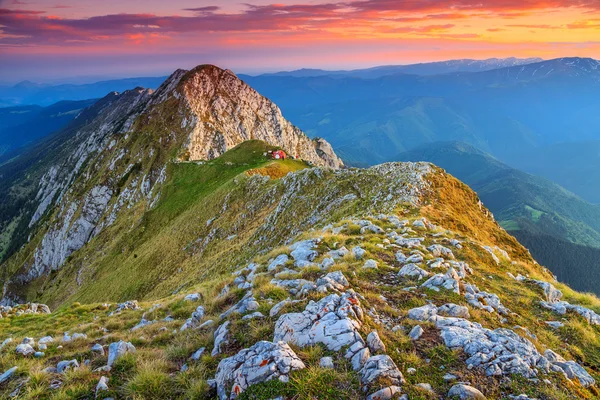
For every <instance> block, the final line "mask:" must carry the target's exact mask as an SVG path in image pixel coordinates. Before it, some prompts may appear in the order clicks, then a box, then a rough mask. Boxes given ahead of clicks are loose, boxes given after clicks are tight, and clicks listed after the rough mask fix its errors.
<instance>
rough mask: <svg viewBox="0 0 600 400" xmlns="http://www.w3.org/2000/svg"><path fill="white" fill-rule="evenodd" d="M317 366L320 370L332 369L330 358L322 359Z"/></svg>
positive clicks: (331, 359)
mask: <svg viewBox="0 0 600 400" xmlns="http://www.w3.org/2000/svg"><path fill="white" fill-rule="evenodd" d="M319 366H320V367H321V368H329V369H333V358H331V357H322V358H321V360H320V361H319Z"/></svg>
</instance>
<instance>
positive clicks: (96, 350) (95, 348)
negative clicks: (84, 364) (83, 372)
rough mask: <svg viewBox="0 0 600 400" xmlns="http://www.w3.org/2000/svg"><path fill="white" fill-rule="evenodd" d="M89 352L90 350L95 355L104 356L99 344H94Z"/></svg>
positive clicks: (102, 348)
mask: <svg viewBox="0 0 600 400" xmlns="http://www.w3.org/2000/svg"><path fill="white" fill-rule="evenodd" d="M91 350H92V353H96V354H99V355H101V356H103V355H104V347H103V346H102V345H101V344H99V343H96V344H95V345H93V346H92V348H91Z"/></svg>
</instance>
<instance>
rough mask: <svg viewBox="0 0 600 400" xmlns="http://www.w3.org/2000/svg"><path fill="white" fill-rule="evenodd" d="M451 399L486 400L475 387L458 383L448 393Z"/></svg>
mask: <svg viewBox="0 0 600 400" xmlns="http://www.w3.org/2000/svg"><path fill="white" fill-rule="evenodd" d="M448 396H449V397H452V396H454V397H456V398H458V399H459V400H486V398H485V396H484V395H483V393H481V392H480V391H479V390H477V389H475V388H474V387H473V386H469V385H465V384H463V383H458V384H456V385H454V386H452V387H451V388H450V390H449V391H448Z"/></svg>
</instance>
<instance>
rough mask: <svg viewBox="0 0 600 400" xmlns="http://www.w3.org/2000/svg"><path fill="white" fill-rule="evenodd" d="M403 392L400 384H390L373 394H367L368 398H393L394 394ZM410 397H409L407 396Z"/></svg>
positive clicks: (381, 399)
mask: <svg viewBox="0 0 600 400" xmlns="http://www.w3.org/2000/svg"><path fill="white" fill-rule="evenodd" d="M400 393H402V389H401V388H400V386H394V385H392V386H388V387H385V388H383V389H380V390H378V391H376V392H375V393H373V394H370V395H369V396H367V400H391V399H393V398H395V397H394V396H396V395H398V394H400ZM407 399H408V397H407Z"/></svg>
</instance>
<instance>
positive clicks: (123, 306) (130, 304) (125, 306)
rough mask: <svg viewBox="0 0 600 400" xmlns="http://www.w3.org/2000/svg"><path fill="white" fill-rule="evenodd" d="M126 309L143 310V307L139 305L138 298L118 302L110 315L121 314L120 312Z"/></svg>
mask: <svg viewBox="0 0 600 400" xmlns="http://www.w3.org/2000/svg"><path fill="white" fill-rule="evenodd" d="M125 310H133V311H135V310H141V307H140V306H139V304H138V302H137V300H129V301H126V302H124V303H119V304H117V308H116V309H115V311H113V312H111V313H110V314H109V315H115V314H119V313H120V312H122V311H125Z"/></svg>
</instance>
